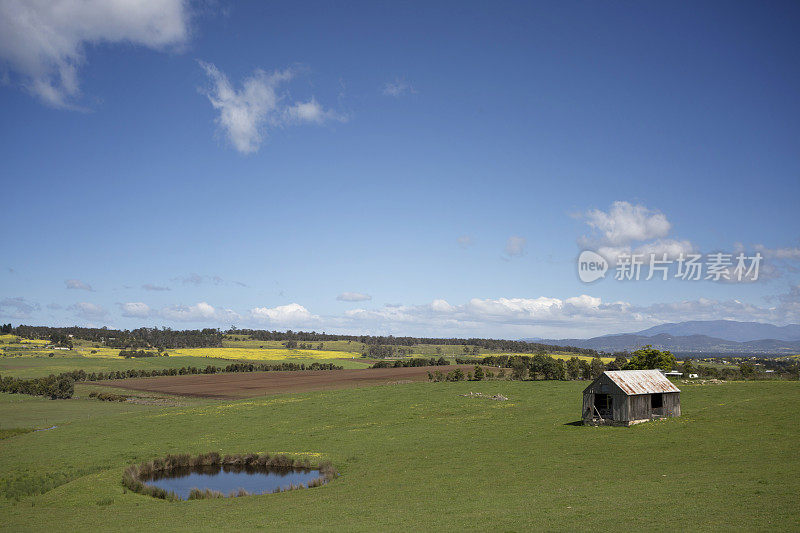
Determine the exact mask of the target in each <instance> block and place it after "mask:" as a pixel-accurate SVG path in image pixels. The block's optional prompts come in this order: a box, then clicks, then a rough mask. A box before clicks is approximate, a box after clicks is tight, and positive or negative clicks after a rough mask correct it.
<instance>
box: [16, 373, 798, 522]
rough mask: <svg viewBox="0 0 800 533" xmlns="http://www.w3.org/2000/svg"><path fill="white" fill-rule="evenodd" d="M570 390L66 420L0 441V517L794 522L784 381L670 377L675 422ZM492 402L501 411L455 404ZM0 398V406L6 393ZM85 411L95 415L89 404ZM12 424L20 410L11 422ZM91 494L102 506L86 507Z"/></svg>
mask: <svg viewBox="0 0 800 533" xmlns="http://www.w3.org/2000/svg"><path fill="white" fill-rule="evenodd" d="M585 386H586V383H581V382H543V381H540V382H508V381H487V382H458V383H414V384H407V385H397V386H382V387H371V388H364V389H345V390H337V391H323V392H313V393H303V394H288V395H280V396H269V397H263V398H251V399H246V400H240V401H235V402H229V401H209V402H207V403H205V404H202V405H193V406H178V407H171V408H157V409H155V408H149V409H148V408H144V407H143V406H133V407H134V408H135V409H133V410H131V411H125V412H118V413H111V412H107V413H104V414H103V416H96V417H91V418H84V417H81V416H78V415H79V413H80V412H81V410H82V409H86V408H88V409H114V408H120V407H130V406H127V405H125V404H122V405H117V404H115V403H113V402H95V403H92V404H91V405H90V404H87V403H86V402H85V401H82V400H74V399H73V400H39V401H35V400H36V399H32V401H28V400H29V399H27V398H26V401H24V402H22V403H20V404H18V405H17V406H16V407H15V408H14V409H13V410H12V409H9V410H7V411H6V412H9V411H14V412H23V411H26V410H28V409H29V408H31V407H34V406H36V405H37V404H38V403H40V402H44V403H46V404H48V405H49V406H50V408H51V409H53V410H60V409H64V408H62V407H61V405H68V406H72V405H75V406H76V407H74V408H73V407H69V408H68V409H69V410H70V412H72V409H75V411H74V414H73V415H72V416H73V418H72V419H71V421H70V422H69V423H67V424H64V425H63V426H61V427H59V428H58V429H57V430H53V431H42V432H35V433H27V434H23V435H18V436H15V437H12V438H9V439H4V440H1V441H0V457H2V460H1V461H0V524H2V526H0V527H2V528H3V529H8V530H14V531H24V530H42V529H48V528H52V527H53V524H58V528H59V530H60V531H87V530H98V529H99V530H139V531H141V530H150V531H157V530H164V529H167V530H187V531H188V530H192V531H197V530H208V531H218V530H256V529H259V530H263V529H268V530H281V531H286V530H303V531H308V530H312V531H321V530H325V531H330V530H347V531H379V530H380V531H384V530H387V531H408V530H449V531H462V530H484V531H485V530H492V531H523V530H564V531H574V530H587V529H591V530H617V529H620V528H624V529H626V530H664V531H665V530H674V529H676V528H678V529H683V530H686V529H688V530H702V529H705V530H708V529H714V530H787V531H792V530H793V531H796V530H798V528H800V511H798V508H797V505H796V503H797V494H798V493H799V492H800V463H798V461H797V457H798V453H800V438H798V437H800V424H799V423H798V420H797V418H796V416H795V413H794V411H793V409H792V407H793V406H794V405H795V404H796V401H797V398H798V397H800V383H798V382H736V383H725V384H720V385H716V384H713V385H712V384H706V385H692V384H686V385H683V384H682V385H681V387H682V389H683V392H682V395H681V396H682V409H683V413H684V416H682V417H681V418H677V419H669V420H664V421H658V422H650V423H647V424H642V425H638V426H634V427H632V428H614V427H599V428H595V427H584V426H581V425H574V424H572V423H574V422H576V421H577V420H578V419H579V417H580V408H581V391H582V389H583V388H584V387H585ZM470 391H472V392H482V393H483V394H487V395H494V394H503V395H504V396H507V397H508V398H509V400H508V401H492V400H487V399H484V398H475V397H472V398H470V397H463V396H461V394H465V393H467V392H470ZM9 396H10V395H2V396H0V404H7V403H8V402H9V401H10V400H12V399H13V398H10V397H9ZM95 412H96V411H95ZM18 416H22V415H18ZM209 450H213V451H218V452H219V453H222V454H228V453H229V454H236V453H241V454H247V453H263V452H269V453H273V454H279V453H286V454H291V455H293V456H306V457H308V458H309V460H310V461H311V462H318V461H321V460H326V459H327V460H331V461H332V463H333V465H334V466H335V467H336V468H337V469H338V470H339V472H340V473H341V476H340V477H339V478H337V479H336V480H334V481H332V482H331V483H329V484H328V485H326V486H324V487H319V488H315V489H313V490H305V491H291V492H286V493H281V494H271V495H263V496H248V497H242V498H234V499H219V500H217V499H209V500H198V501H185V502H183V501H182V502H165V501H163V500H157V499H154V498H150V497H147V496H143V495H140V494H134V493H131V492H130V491H125V490H124V488H123V487H122V485H121V483H120V479H121V476H122V473H123V470H124V469H125V467H126V466H128V465H130V464H132V463H138V462H144V461H149V460H152V459H154V458H158V457H163V456H164V455H165V454H182V453H190V454H197V453H201V452H208V451H209ZM101 502H102V504H101Z"/></svg>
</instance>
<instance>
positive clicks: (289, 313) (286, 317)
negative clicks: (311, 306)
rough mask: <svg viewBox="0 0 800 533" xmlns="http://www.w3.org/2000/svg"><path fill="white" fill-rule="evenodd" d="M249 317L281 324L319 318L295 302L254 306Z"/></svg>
mask: <svg viewBox="0 0 800 533" xmlns="http://www.w3.org/2000/svg"><path fill="white" fill-rule="evenodd" d="M250 317H251V318H252V319H254V320H256V321H258V322H273V323H276V324H283V325H288V324H305V323H308V322H310V321H312V320H315V319H317V318H319V317H317V316H316V315H313V314H311V312H310V311H309V310H308V309H306V308H305V307H303V306H302V305H300V304H297V303H291V304H288V305H279V306H277V307H255V308H253V309H251V310H250Z"/></svg>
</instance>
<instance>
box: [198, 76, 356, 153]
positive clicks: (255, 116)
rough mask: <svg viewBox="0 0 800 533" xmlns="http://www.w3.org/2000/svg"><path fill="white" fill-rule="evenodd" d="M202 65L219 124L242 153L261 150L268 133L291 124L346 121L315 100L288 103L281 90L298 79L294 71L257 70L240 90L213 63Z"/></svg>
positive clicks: (209, 97)
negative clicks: (208, 81) (209, 81)
mask: <svg viewBox="0 0 800 533" xmlns="http://www.w3.org/2000/svg"><path fill="white" fill-rule="evenodd" d="M200 66H201V67H202V68H203V70H204V71H205V73H206V75H208V77H209V79H210V80H211V87H210V88H209V89H207V90H205V91H203V92H204V94H205V95H206V96H207V97H208V100H209V101H210V102H211V105H212V106H214V109H216V110H217V111H219V116H218V117H217V119H216V122H217V125H218V126H219V127H220V129H221V130H222V131H223V132H224V133H225V135H226V136H227V138H228V140H229V141H230V142H231V144H232V145H233V147H234V148H235V149H236V150H238V151H239V152H241V153H243V154H249V153H253V152H256V151H258V148H259V147H260V145H261V143H262V142H263V140H264V137H265V136H266V135H267V132H268V130H272V129H275V128H278V127H282V126H285V125H289V124H304V123H313V124H322V123H324V122H326V121H330V120H338V121H344V120H346V117H344V116H342V115H339V114H338V113H336V112H334V111H331V110H326V109H324V108H323V107H322V106H321V105H320V104H319V103H318V102H317V101H316V99H314V98H313V97H312V98H311V100H309V101H308V102H293V103H286V102H285V100H286V98H287V97H286V95H284V94H281V93H279V88H280V86H281V85H283V84H285V83H287V82H288V81H290V80H291V79H292V78H293V77H294V76H295V72H294V71H293V70H291V69H286V70H278V71H274V72H271V73H268V72H265V71H263V70H256V71H255V72H254V73H253V74H252V75H251V76H250V77H248V78H246V79H245V80H244V82H243V83H242V87H241V89H239V90H237V89H235V88H234V87H233V85H231V82H230V81H229V80H228V77H227V76H226V75H225V74H224V73H223V72H221V71H220V70H219V69H218V68H217V67H216V66H214V65H213V64H211V63H205V62H203V61H200Z"/></svg>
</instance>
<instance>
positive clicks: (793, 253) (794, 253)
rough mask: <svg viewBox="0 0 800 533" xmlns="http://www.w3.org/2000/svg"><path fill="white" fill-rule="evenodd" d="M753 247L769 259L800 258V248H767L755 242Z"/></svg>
mask: <svg viewBox="0 0 800 533" xmlns="http://www.w3.org/2000/svg"><path fill="white" fill-rule="evenodd" d="M753 248H754V249H755V251H757V252H761V254H762V255H763V256H764V257H767V258H770V259H787V260H795V259H800V248H767V247H766V246H764V245H763V244H756V245H755V246H754V247H753Z"/></svg>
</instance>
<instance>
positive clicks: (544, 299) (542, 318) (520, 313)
mask: <svg viewBox="0 0 800 533" xmlns="http://www.w3.org/2000/svg"><path fill="white" fill-rule="evenodd" d="M777 299H778V300H779V305H776V306H771V307H765V306H759V305H755V304H750V303H746V302H742V301H740V300H713V299H707V298H700V299H696V300H686V301H678V302H668V303H654V304H650V305H633V304H631V303H629V302H621V301H612V302H604V301H603V300H602V299H601V298H599V297H596V296H591V295H587V294H581V295H577V296H572V297H567V298H555V297H550V296H539V297H535V298H489V299H481V298H473V299H471V300H469V301H467V302H466V303H464V304H461V305H452V304H450V303H448V302H445V301H443V300H435V301H434V302H432V303H431V304H429V305H401V306H392V307H382V308H376V309H353V310H350V311H347V312H345V314H344V316H343V317H339V318H336V319H334V318H331V319H329V320H328V322H330V323H331V324H334V323H335V324H336V326H337V327H338V328H339V329H345V330H349V331H353V332H369V331H372V332H375V333H376V334H388V333H393V334H397V335H431V336H445V334H444V333H443V332H447V334H446V336H451V335H452V336H465V337H469V336H489V337H505V338H519V337H531V336H538V337H547V338H570V337H577V338H584V337H592V336H596V335H604V334H609V333H622V332H632V331H638V330H641V329H645V328H648V327H650V326H653V325H656V324H662V323H664V322H680V321H684V320H719V319H729V320H743V321H760V322H770V323H776V324H786V323H793V322H794V323H796V322H800V286H796V287H794V288H792V290H790V291H789V293H787V294H785V295H781V296H778V297H777ZM326 325H327V324H326Z"/></svg>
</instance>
